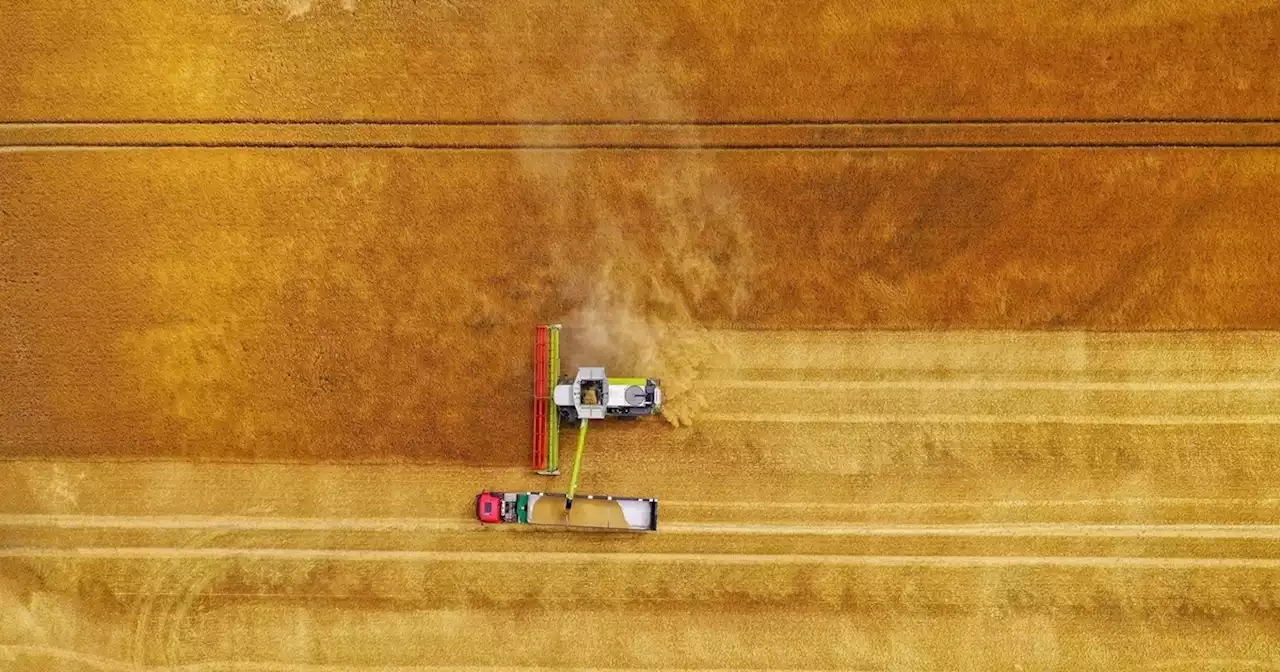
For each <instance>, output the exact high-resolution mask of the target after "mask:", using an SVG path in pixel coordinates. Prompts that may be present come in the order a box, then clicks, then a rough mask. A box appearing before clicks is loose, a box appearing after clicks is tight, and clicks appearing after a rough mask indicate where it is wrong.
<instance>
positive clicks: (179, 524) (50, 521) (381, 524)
mask: <svg viewBox="0 0 1280 672" xmlns="http://www.w3.org/2000/svg"><path fill="white" fill-rule="evenodd" d="M1192 501H1196V500H1192ZM1069 503H1070V504H1072V505H1078V504H1081V503H1082V502H1069ZM1109 503H1110V502H1109ZM671 504H674V505H676V506H682V505H683V506H689V505H697V506H708V505H710V506H720V507H723V508H735V507H739V508H740V507H753V508H767V505H764V504H761V503H758V502H714V503H693V502H673V503H671ZM957 504H960V503H945V502H940V503H922V504H921V506H926V507H934V506H939V507H947V506H955V505H957ZM970 504H971V505H981V506H984V507H989V506H993V505H994V506H999V505H1000V504H1001V503H1000V502H981V503H970ZM1006 504H1012V505H1021V504H1024V503H1012V502H1010V503H1006ZM1025 504H1034V505H1044V504H1046V502H1028V503H1025ZM825 505H828V506H829V505H830V504H829V503H827V504H825ZM788 506H790V507H793V508H800V509H808V508H821V507H823V506H824V503H822V502H792V503H789V504H788ZM3 528H19V529H31V528H55V529H93V530H152V531H167V530H174V531H202V532H204V531H276V532H304V531H340V532H428V533H443V532H464V533H465V532H471V533H486V534H487V533H499V534H501V533H510V534H525V533H528V529H527V528H523V527H519V526H507V527H499V526H482V525H481V524H480V523H477V522H476V521H474V520H467V519H462V518H444V519H441V518H276V517H256V516H195V515H185V516H111V515H74V514H0V529H3ZM662 533H663V534H677V535H680V534H720V535H779V536H783V535H786V536H806V535H820V536H853V537H874V536H892V537H901V536H943V537H946V536H956V537H961V536H964V537H975V536H976V537H1027V536H1031V537H1035V536H1053V537H1062V536H1067V537H1130V538H1139V539H1141V538H1210V539H1213V538H1219V539H1280V525H1266V524H1235V525H1228V524H1194V523H1192V524H1179V523H1173V524H1123V523H1116V524H1096V523H1061V522H1054V523H1032V522H1017V523H1005V524H1001V523H962V524H876V523H868V524H858V525H849V524H844V525H841V524H812V525H804V524H795V523H767V522H766V523H751V524H742V523H717V522H714V521H703V522H679V521H678V520H677V521H676V522H666V523H664V524H663V526H662Z"/></svg>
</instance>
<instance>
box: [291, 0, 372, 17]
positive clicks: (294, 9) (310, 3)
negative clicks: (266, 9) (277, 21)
mask: <svg viewBox="0 0 1280 672" xmlns="http://www.w3.org/2000/svg"><path fill="white" fill-rule="evenodd" d="M318 1H319V0H276V3H277V4H279V5H281V6H283V7H284V9H285V11H286V12H288V18H290V19H300V18H302V17H304V16H306V15H307V14H310V13H311V10H313V9H315V6H316V4H317V3H318ZM356 1H357V0H338V4H339V5H340V6H341V7H342V9H343V10H345V11H347V12H355V11H356Z"/></svg>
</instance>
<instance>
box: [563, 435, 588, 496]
mask: <svg viewBox="0 0 1280 672" xmlns="http://www.w3.org/2000/svg"><path fill="white" fill-rule="evenodd" d="M580 422H581V423H582V424H581V425H578V452H577V453H574V455H573V474H572V475H571V476H569V494H567V495H565V498H564V508H565V510H566V511H567V510H569V509H571V508H573V493H575V492H577V491H578V473H579V471H580V470H581V469H582V448H583V446H586V445H587V419H586V418H583V419H582V420H581V421H580Z"/></svg>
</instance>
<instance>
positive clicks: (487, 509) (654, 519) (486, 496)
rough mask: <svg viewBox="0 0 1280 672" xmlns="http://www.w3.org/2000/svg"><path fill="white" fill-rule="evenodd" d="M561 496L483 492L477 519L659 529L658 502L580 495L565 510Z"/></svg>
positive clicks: (626, 529) (572, 526) (586, 527)
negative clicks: (571, 505)
mask: <svg viewBox="0 0 1280 672" xmlns="http://www.w3.org/2000/svg"><path fill="white" fill-rule="evenodd" d="M565 501H566V495H565V494H564V493H559V492H482V493H480V494H479V495H476V517H477V518H479V519H480V522H482V523H491V524H492V523H517V524H524V525H538V526H544V527H560V528H568V529H582V530H615V531H623V532H653V531H656V530H657V529H658V500H656V499H645V498H640V497H615V496H613V495H577V496H575V498H574V501H575V502H576V504H575V505H574V506H573V508H566V507H565Z"/></svg>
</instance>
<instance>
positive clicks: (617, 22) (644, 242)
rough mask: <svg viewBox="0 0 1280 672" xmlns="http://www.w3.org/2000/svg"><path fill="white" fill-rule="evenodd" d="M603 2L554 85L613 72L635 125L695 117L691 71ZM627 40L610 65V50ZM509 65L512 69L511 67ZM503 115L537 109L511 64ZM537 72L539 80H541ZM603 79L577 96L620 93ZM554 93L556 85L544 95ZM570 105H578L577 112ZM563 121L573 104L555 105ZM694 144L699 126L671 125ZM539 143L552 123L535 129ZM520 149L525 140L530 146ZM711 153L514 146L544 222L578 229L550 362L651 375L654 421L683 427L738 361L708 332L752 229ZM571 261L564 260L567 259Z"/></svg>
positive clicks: (741, 269) (736, 300)
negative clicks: (536, 189)
mask: <svg viewBox="0 0 1280 672" xmlns="http://www.w3.org/2000/svg"><path fill="white" fill-rule="evenodd" d="M623 7H624V6H619V7H618V8H615V9H609V8H602V9H601V11H599V12H595V13H593V15H592V20H591V24H590V25H589V26H585V27H584V29H583V32H582V34H581V36H580V40H579V43H578V46H577V47H576V48H575V49H574V50H572V51H570V52H568V53H565V54H562V62H561V63H560V64H559V65H560V67H559V68H558V69H557V71H556V72H558V73H559V76H560V77H562V78H563V80H564V84H565V88H566V90H567V89H570V88H572V84H573V82H574V81H576V80H577V79H578V78H579V77H580V73H582V72H619V71H621V72H623V73H625V76H624V78H625V79H626V81H628V82H631V83H632V85H633V86H634V89H635V90H643V91H644V96H637V97H635V98H632V99H628V104H630V105H631V109H630V113H629V115H628V116H629V117H630V118H632V119H647V120H652V119H670V120H690V121H692V120H696V119H698V117H699V114H698V113H697V111H696V109H694V108H693V106H692V105H691V104H690V102H689V100H688V99H687V98H686V96H684V95H683V94H680V93H678V92H680V91H683V90H684V89H685V85H684V82H685V81H686V80H687V78H688V73H689V72H691V71H692V70H693V68H691V67H690V66H689V64H687V63H685V62H684V61H683V59H682V57H681V55H680V53H679V52H678V51H674V50H672V49H671V48H670V45H669V42H668V41H667V40H666V39H665V38H664V37H663V36H661V35H656V34H655V35H651V34H644V33H635V32H634V31H627V30H624V28H625V26H626V25H627V24H628V20H627V19H626V14H627V12H628V11H629V10H627V9H624V8H623ZM619 44H625V45H626V47H627V48H626V55H625V58H623V59H622V60H621V61H620V60H618V56H617V51H618V50H617V45H619ZM513 66H514V64H513ZM509 72H510V75H511V77H512V79H511V87H512V91H513V92H515V95H514V97H513V99H512V101H511V109H510V111H509V112H510V115H511V116H512V117H515V118H521V117H525V116H531V115H529V114H528V110H529V109H533V110H536V109H538V108H540V107H542V105H543V103H544V102H545V101H541V100H539V99H536V98H530V97H528V96H530V95H531V93H530V92H529V91H528V87H527V86H526V85H525V76H524V75H525V73H523V72H522V68H521V67H512V68H511V69H510V71H509ZM541 76H545V73H542V75H541ZM612 81H615V80H607V79H601V80H599V81H598V82H597V86H596V87H595V88H594V89H591V90H589V91H587V92H585V95H587V96H588V97H594V98H595V99H597V100H605V99H613V98H615V97H616V96H617V95H619V92H618V91H617V90H615V89H614V87H613V86H612V84H611V82H612ZM553 88H554V87H553ZM578 105H579V103H575V104H574V106H575V108H576V107H577V106H578ZM565 114H566V118H572V117H573V116H574V115H575V109H569V108H566V109H565ZM673 130H674V131H675V132H676V133H677V135H681V134H682V135H683V137H679V138H676V139H678V141H679V142H680V143H681V144H683V145H686V146H697V145H698V144H699V143H700V142H701V133H702V131H701V130H700V129H699V128H698V127H697V126H696V125H692V124H690V125H688V126H685V127H683V130H680V129H679V128H678V127H677V128H675V129H673ZM538 132H539V134H540V137H543V138H544V139H545V136H546V134H547V133H548V132H549V129H548V128H547V127H546V126H540V127H538ZM528 140H529V141H530V142H532V141H534V140H535V138H534V137H530V138H528ZM720 156H723V155H721V154H716V153H701V152H678V153H677V152H672V153H665V152H664V153H635V154H633V153H619V154H612V155H602V154H600V153H598V152H589V151H565V152H546V153H544V152H522V153H520V155H519V162H520V165H521V167H522V168H523V170H524V172H525V174H526V176H527V177H529V178H531V179H533V180H534V181H536V182H537V183H539V184H541V185H543V188H544V189H545V191H544V198H545V199H546V202H547V204H548V208H547V213H548V214H547V216H549V217H550V218H553V219H556V220H560V222H559V223H565V222H568V223H570V224H573V225H574V226H577V227H579V228H580V229H581V230H582V231H583V236H582V238H581V239H580V240H577V241H574V243H573V246H572V248H571V249H567V250H564V249H562V250H560V252H561V253H560V254H557V255H556V258H558V259H572V260H574V261H573V262H571V263H573V267H572V268H571V269H570V270H569V272H568V273H567V274H566V275H565V276H564V277H561V278H560V279H559V283H558V285H559V286H558V287H556V289H555V293H556V294H558V295H559V297H560V298H561V299H563V300H565V302H566V303H568V304H569V305H572V306H574V308H573V309H572V310H571V311H570V313H569V314H568V315H566V316H564V318H563V319H561V320H560V322H561V323H562V324H564V326H565V330H564V332H563V333H562V348H561V355H562V360H563V363H564V366H565V368H566V370H567V371H568V372H572V371H574V370H575V369H576V367H578V366H589V365H597V366H604V367H606V370H607V371H609V372H610V375H615V376H644V377H650V378H660V379H661V380H662V386H663V392H664V394H665V397H666V398H665V403H664V410H663V415H664V416H665V417H666V418H667V420H668V421H669V422H670V423H671V424H672V425H674V426H677V427H681V426H688V425H690V424H692V423H693V422H694V421H695V419H696V417H697V414H698V412H699V411H700V410H701V409H703V408H704V407H705V406H706V399H705V398H704V396H703V394H702V392H701V391H700V390H699V386H698V381H699V380H700V379H702V378H703V377H704V373H705V372H706V371H709V370H711V369H724V368H727V367H732V366H733V362H734V360H735V357H734V356H733V353H731V352H729V351H728V349H727V348H726V347H725V343H724V342H723V339H721V338H720V337H719V336H718V333H719V332H717V331H716V329H715V327H717V326H719V327H723V325H724V324H725V323H728V322H732V321H733V320H734V318H736V317H737V316H738V313H739V311H740V310H741V309H742V308H743V307H745V306H746V305H747V304H748V301H749V300H750V296H749V289H748V288H749V287H750V286H751V280H752V277H753V274H754V273H755V260H754V253H753V249H752V241H751V231H750V228H749V227H748V225H747V224H748V223H747V221H746V219H745V216H744V214H743V211H742V208H741V207H740V206H739V198H738V196H737V187H736V184H735V179H734V177H733V175H732V174H731V173H730V172H729V171H726V170H725V169H724V166H723V165H721V164H720V163H719V161H720V159H719V158H717V157H720ZM566 252H567V253H568V254H567V255H566V254H565V253H566Z"/></svg>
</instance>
